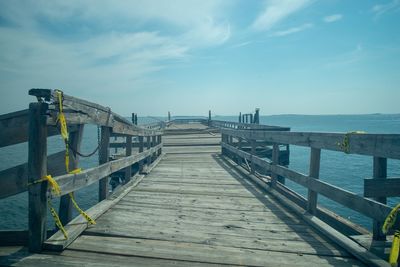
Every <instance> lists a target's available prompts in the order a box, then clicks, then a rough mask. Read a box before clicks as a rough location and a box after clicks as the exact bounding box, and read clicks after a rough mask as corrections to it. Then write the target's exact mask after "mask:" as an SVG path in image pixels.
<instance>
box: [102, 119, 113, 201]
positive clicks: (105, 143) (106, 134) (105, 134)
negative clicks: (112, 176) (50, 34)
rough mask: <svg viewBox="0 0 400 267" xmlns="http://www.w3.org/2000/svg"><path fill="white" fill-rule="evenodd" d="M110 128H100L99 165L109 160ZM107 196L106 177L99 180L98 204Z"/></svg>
mask: <svg viewBox="0 0 400 267" xmlns="http://www.w3.org/2000/svg"><path fill="white" fill-rule="evenodd" d="M110 134H111V128H109V127H106V126H101V145H100V150H99V165H101V164H104V163H106V162H108V160H109V149H108V147H109V145H110ZM107 194H108V177H104V178H102V179H101V180H99V202H100V201H102V200H104V199H106V198H107Z"/></svg>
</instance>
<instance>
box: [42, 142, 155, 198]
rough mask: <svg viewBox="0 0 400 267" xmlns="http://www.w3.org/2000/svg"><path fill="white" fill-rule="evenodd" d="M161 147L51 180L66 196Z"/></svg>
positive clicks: (146, 156) (147, 155)
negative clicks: (54, 181) (55, 182)
mask: <svg viewBox="0 0 400 267" xmlns="http://www.w3.org/2000/svg"><path fill="white" fill-rule="evenodd" d="M161 146H162V144H159V145H157V146H155V147H153V148H150V149H149V150H146V151H144V152H142V153H139V154H134V155H132V156H129V157H124V158H121V159H117V160H113V161H109V162H106V163H104V164H102V165H100V166H97V167H94V168H89V169H86V170H83V171H82V172H80V173H78V174H65V175H61V176H57V177H53V178H54V180H56V181H57V183H58V185H59V186H60V189H61V194H62V195H65V194H68V193H69V192H73V191H76V190H78V189H81V188H83V187H86V186H88V185H90V184H92V183H94V182H97V181H99V180H100V179H102V178H103V177H107V176H109V175H110V174H112V173H114V172H116V171H119V170H121V169H124V168H126V167H128V166H130V165H132V164H134V163H137V162H139V161H141V160H143V159H145V158H148V157H149V156H150V155H152V153H154V152H155V151H157V150H158V149H159V148H160V147H161ZM49 195H52V192H51V191H49Z"/></svg>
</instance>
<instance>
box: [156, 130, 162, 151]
mask: <svg viewBox="0 0 400 267" xmlns="http://www.w3.org/2000/svg"><path fill="white" fill-rule="evenodd" d="M161 142H162V135H161V134H160V135H159V136H158V142H157V144H158V145H159V144H161ZM161 153H162V148H161V147H160V149H159V150H158V156H160V155H161Z"/></svg>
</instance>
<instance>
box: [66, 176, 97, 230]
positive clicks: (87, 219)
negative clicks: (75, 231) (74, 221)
mask: <svg viewBox="0 0 400 267" xmlns="http://www.w3.org/2000/svg"><path fill="white" fill-rule="evenodd" d="M81 171H82V169H81V168H78V169H75V170H72V171H70V172H69V173H70V174H78V173H80V172H81ZM69 196H70V198H71V201H72V204H74V207H75V209H76V210H77V211H78V212H79V213H80V214H81V215H82V217H83V218H85V219H86V221H88V223H90V224H96V222H95V220H93V219H92V218H90V216H89V215H88V214H87V213H86V212H84V211H83V210H82V209H81V208H80V207H79V206H78V203H76V201H75V198H74V194H73V193H72V192H71V193H69Z"/></svg>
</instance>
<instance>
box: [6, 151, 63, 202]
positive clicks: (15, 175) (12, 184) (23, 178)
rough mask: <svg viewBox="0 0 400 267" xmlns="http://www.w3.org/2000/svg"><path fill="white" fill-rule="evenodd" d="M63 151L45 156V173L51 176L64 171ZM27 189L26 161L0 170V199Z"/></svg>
mask: <svg viewBox="0 0 400 267" xmlns="http://www.w3.org/2000/svg"><path fill="white" fill-rule="evenodd" d="M64 155H65V151H60V152H57V153H55V154H52V155H50V156H48V157H47V173H50V174H51V175H53V176H56V175H61V174H64V173H65V164H64ZM26 190H28V163H24V164H21V165H18V166H15V167H12V168H9V169H6V170H3V171H1V172H0V199H2V198H6V197H9V196H12V195H15V194H19V193H22V192H24V191H26Z"/></svg>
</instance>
